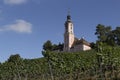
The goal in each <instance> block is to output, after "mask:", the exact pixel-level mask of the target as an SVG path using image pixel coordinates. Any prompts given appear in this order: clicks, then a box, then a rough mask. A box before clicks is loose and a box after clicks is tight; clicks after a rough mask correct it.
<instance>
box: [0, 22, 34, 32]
mask: <svg viewBox="0 0 120 80" xmlns="http://www.w3.org/2000/svg"><path fill="white" fill-rule="evenodd" d="M0 31H15V32H18V33H31V32H32V24H31V23H29V22H27V21H25V20H16V21H15V23H14V24H9V25H5V26H3V27H2V28H0Z"/></svg>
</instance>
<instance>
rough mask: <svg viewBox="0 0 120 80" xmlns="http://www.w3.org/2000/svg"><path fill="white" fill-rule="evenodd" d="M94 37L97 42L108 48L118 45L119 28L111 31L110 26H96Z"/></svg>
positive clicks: (119, 37) (119, 42)
mask: <svg viewBox="0 0 120 80" xmlns="http://www.w3.org/2000/svg"><path fill="white" fill-rule="evenodd" d="M95 35H97V37H98V42H103V43H106V44H107V45H110V46H118V45H120V27H116V29H115V30H112V29H111V26H104V25H102V24H98V25H97V27H96V32H95Z"/></svg>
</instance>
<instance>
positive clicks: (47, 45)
mask: <svg viewBox="0 0 120 80" xmlns="http://www.w3.org/2000/svg"><path fill="white" fill-rule="evenodd" d="M43 49H44V50H45V51H47V50H49V51H52V50H53V45H52V42H51V41H50V40H48V41H46V42H45V43H44V44H43Z"/></svg>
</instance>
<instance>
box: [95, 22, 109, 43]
mask: <svg viewBox="0 0 120 80" xmlns="http://www.w3.org/2000/svg"><path fill="white" fill-rule="evenodd" d="M110 31H111V27H110V26H107V27H106V26H104V25H102V24H98V25H97V27H96V32H95V35H97V37H98V41H101V42H106V40H107V36H108V34H109V32H110Z"/></svg>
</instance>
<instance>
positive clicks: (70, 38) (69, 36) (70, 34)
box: [64, 15, 74, 52]
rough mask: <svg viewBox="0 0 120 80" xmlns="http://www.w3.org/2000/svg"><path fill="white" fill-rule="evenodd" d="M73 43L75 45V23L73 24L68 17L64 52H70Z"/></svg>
mask: <svg viewBox="0 0 120 80" xmlns="http://www.w3.org/2000/svg"><path fill="white" fill-rule="evenodd" d="M73 43H74V31H73V23H72V22H71V18H70V16H69V15H68V16H67V21H66V22H65V33H64V51H67V52H69V51H70V49H71V47H72V45H73Z"/></svg>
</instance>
